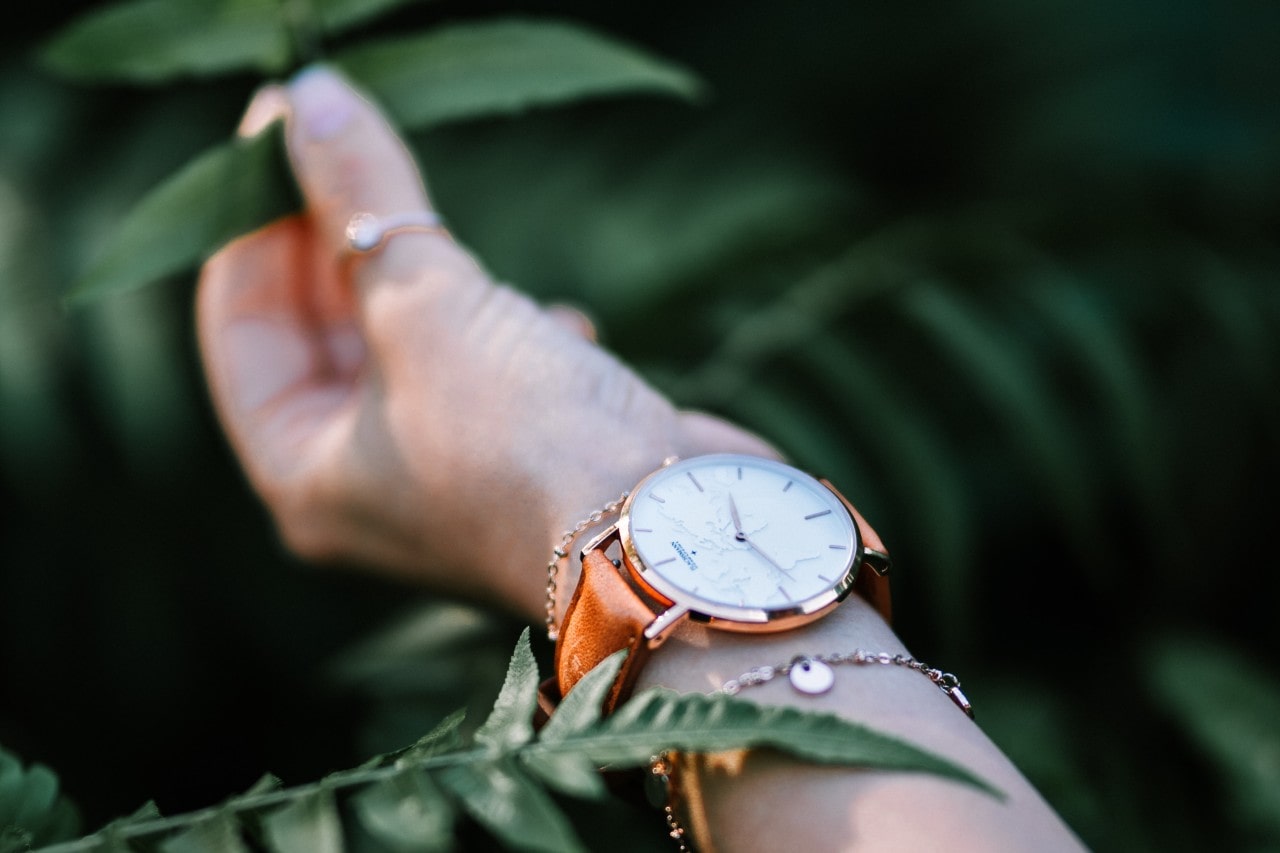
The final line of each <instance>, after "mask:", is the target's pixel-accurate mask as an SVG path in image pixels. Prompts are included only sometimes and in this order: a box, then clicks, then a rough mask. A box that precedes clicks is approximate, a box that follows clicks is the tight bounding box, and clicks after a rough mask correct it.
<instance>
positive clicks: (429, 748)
mask: <svg viewBox="0 0 1280 853" xmlns="http://www.w3.org/2000/svg"><path fill="white" fill-rule="evenodd" d="M466 717H467V711H466V709H465V708H459V709H458V710H457V711H454V712H453V713H452V714H450V715H449V716H447V717H445V718H444V719H443V720H441V721H440V723H439V724H438V725H437V726H436V727H435V728H434V729H432V730H431V731H429V732H427V733H426V734H425V735H423V736H422V737H420V738H418V740H417V742H416V743H414V745H413V746H411V747H409V748H408V749H407V750H405V752H404V755H403V757H404V758H405V759H411V760H418V761H421V760H422V759H425V758H430V757H431V756H433V755H439V754H440V753H442V752H448V751H449V750H451V749H455V748H456V747H458V746H459V745H460V744H461V743H462V734H461V732H460V731H459V729H460V727H461V726H462V721H463V720H465V719H466Z"/></svg>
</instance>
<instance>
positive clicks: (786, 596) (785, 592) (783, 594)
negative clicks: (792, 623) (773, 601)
mask: <svg viewBox="0 0 1280 853" xmlns="http://www.w3.org/2000/svg"><path fill="white" fill-rule="evenodd" d="M778 592H779V593H781V594H782V597H783V598H785V599H786V600H787V601H793V600H794V599H792V597H791V596H789V595H787V591H786V590H785V589H783V588H782V587H781V586H779V587H778Z"/></svg>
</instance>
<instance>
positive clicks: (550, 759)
mask: <svg viewBox="0 0 1280 853" xmlns="http://www.w3.org/2000/svg"><path fill="white" fill-rule="evenodd" d="M520 759H521V761H522V762H523V763H524V766H525V767H526V768H528V770H529V771H530V772H531V773H533V775H534V776H537V777H538V778H539V779H541V780H542V781H543V782H544V783H545V784H546V785H547V786H548V787H550V788H552V789H554V790H556V791H559V792H560V793H562V794H568V795H569V796H571V797H580V798H581V799H584V800H599V799H602V798H604V797H605V796H607V795H608V793H609V789H608V788H607V787H605V784H604V779H602V778H601V777H600V768H598V767H596V765H595V764H594V763H592V761H591V759H589V758H586V757H584V756H581V755H574V754H572V753H550V752H539V753H536V754H526V753H522V754H521V755H520Z"/></svg>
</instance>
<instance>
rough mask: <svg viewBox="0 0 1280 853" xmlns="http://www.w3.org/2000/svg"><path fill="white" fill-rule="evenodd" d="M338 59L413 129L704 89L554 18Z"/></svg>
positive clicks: (445, 31) (440, 32)
mask: <svg viewBox="0 0 1280 853" xmlns="http://www.w3.org/2000/svg"><path fill="white" fill-rule="evenodd" d="M336 64H337V65H338V66H340V67H341V68H342V69H343V70H344V71H345V72H346V73H347V74H348V75H349V76H350V77H352V78H353V79H354V80H357V81H359V82H360V84H361V85H362V86H364V87H365V88H366V89H368V90H369V92H370V93H371V94H372V95H374V96H375V97H376V98H377V99H378V101H379V102H381V103H382V104H383V106H384V107H385V108H386V109H387V111H388V112H389V113H390V114H391V116H392V117H393V118H395V119H396V120H397V121H398V122H399V123H400V124H401V125H402V126H404V127H407V128H414V129H421V128H426V127H429V126H431V125H435V124H440V123H442V122H447V121H457V120H459V119H470V118H477V117H480V116H492V115H500V114H514V113H519V112H522V111H524V110H528V109H531V108H533V107H542V106H550V105H556V104H565V103H569V102H572V101H577V100H581V99H583V98H591V97H600V96H604V95H616V94H632V93H640V92H645V93H650V94H658V95H669V96H676V97H682V98H693V97H695V96H697V95H698V94H699V93H700V92H701V89H702V86H701V84H700V83H699V82H698V80H697V79H696V78H695V77H694V76H693V75H692V74H691V73H690V72H688V71H686V70H684V69H682V68H679V67H677V66H676V65H674V64H672V63H670V62H667V61H665V60H660V59H657V58H655V57H652V56H650V55H648V54H646V53H643V52H641V51H640V50H638V49H636V48H634V47H631V46H629V45H625V44H622V43H621V42H618V41H616V40H613V39H610V38H607V37H605V36H603V35H600V34H598V33H595V32H592V31H591V30H588V29H585V28H583V27H581V26H578V25H576V24H569V23H564V22H557V21H528V20H518V19H509V20H500V21H489V22H483V23H465V24H454V25H451V26H442V27H437V28H435V29H433V30H432V31H431V32H428V33H426V34H423V35H416V36H411V37H407V38H401V39H396V40H394V41H383V42H379V43H372V44H363V45H361V46H359V47H356V48H352V49H351V50H349V51H347V52H345V53H343V54H340V55H339V56H338V57H337V59H336Z"/></svg>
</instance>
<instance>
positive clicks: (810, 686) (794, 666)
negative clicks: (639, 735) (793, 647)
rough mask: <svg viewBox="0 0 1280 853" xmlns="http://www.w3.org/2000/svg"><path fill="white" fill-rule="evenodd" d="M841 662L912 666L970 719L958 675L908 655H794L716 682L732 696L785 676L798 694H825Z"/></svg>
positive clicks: (969, 707) (970, 708)
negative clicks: (783, 662)
mask: <svg viewBox="0 0 1280 853" xmlns="http://www.w3.org/2000/svg"><path fill="white" fill-rule="evenodd" d="M843 663H853V664H872V665H877V664H878V665H883V666H901V667H906V668H907V669H914V670H915V671H916V672H919V673H920V674H922V675H924V676H926V677H927V678H928V679H929V680H930V681H932V682H933V683H934V684H935V685H937V687H938V689H939V690H941V691H942V692H943V693H945V694H947V696H948V697H950V699H951V701H952V702H954V703H955V704H956V707H958V708H959V709H960V710H961V711H964V712H965V714H967V715H968V716H969V717H970V719H972V718H973V706H972V705H971V704H970V703H969V699H968V697H966V696H965V695H964V693H963V692H962V691H961V690H960V679H959V678H956V677H955V676H954V675H952V674H951V673H949V672H943V671H942V670H940V669H937V668H936V667H932V666H929V665H928V664H926V663H922V662H921V661H918V660H916V659H915V658H913V657H910V656H908V655H891V654H889V653H888V652H868V651H866V650H865V649H855V650H853V651H852V652H835V653H833V654H821V655H797V656H796V657H794V658H792V659H791V660H790V661H789V662H788V663H785V664H782V665H781V666H757V667H755V668H754V669H750V670H747V671H746V672H744V673H742V675H739V676H738V677H737V678H731V679H729V680H728V681H726V682H725V683H724V684H722V685H720V692H721V693H725V694H728V695H729V696H734V695H737V694H738V693H739V692H740V691H741V690H742V689H743V688H744V687H754V686H756V685H758V684H765V683H767V682H770V681H772V680H773V679H774V678H776V677H777V676H779V675H785V676H787V677H788V679H790V681H791V686H792V687H794V688H795V689H796V690H798V691H799V692H801V693H808V694H816V693H825V692H827V691H828V690H830V689H831V686H832V684H834V683H835V673H834V672H832V670H831V666H833V665H838V664H843Z"/></svg>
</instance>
